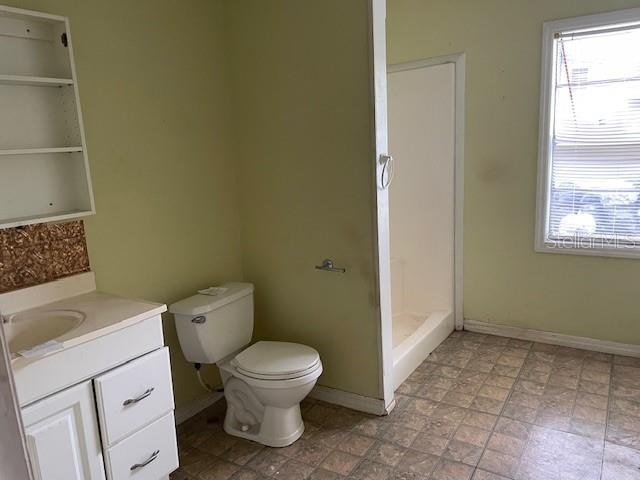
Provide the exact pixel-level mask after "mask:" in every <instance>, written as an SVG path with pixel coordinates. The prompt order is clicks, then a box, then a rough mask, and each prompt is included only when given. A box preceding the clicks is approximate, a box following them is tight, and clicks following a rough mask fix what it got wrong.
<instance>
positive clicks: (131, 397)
mask: <svg viewBox="0 0 640 480" xmlns="http://www.w3.org/2000/svg"><path fill="white" fill-rule="evenodd" d="M94 385H95V390H96V400H97V408H98V417H99V419H100V428H101V431H102V440H103V443H104V445H105V447H106V446H110V445H113V444H114V443H116V442H118V441H120V440H121V439H123V438H124V437H126V436H127V435H129V434H131V433H133V432H135V431H136V430H139V429H140V428H141V427H143V426H145V425H148V424H149V423H151V422H153V421H154V420H156V419H158V418H160V417H162V416H163V415H165V414H166V413H168V412H170V411H172V410H173V408H174V404H173V389H172V386H171V369H170V366H169V349H168V348H166V347H165V348H162V349H160V350H156V351H155V352H152V353H149V354H147V355H145V356H143V357H140V358H138V359H136V360H133V361H131V362H129V363H126V364H124V365H122V366H121V367H118V368H116V369H114V370H111V371H109V372H107V373H105V374H104V375H101V376H99V377H97V378H96V379H95V380H94Z"/></svg>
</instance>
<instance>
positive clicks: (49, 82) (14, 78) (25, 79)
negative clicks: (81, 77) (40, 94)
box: [0, 75, 73, 87]
mask: <svg viewBox="0 0 640 480" xmlns="http://www.w3.org/2000/svg"><path fill="white" fill-rule="evenodd" d="M0 85H27V86H32V87H65V86H68V85H73V79H71V78H53V77H32V76H29V75H0Z"/></svg>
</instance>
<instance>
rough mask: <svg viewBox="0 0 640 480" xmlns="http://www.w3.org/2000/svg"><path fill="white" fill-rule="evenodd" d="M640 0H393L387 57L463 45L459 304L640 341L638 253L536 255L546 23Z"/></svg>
mask: <svg viewBox="0 0 640 480" xmlns="http://www.w3.org/2000/svg"><path fill="white" fill-rule="evenodd" d="M637 6H640V1H638V0H606V1H603V0H581V1H574V0H536V1H528V0H482V1H477V0H457V1H451V0H429V1H423V0H389V1H388V18H387V27H388V32H387V35H388V56H389V63H400V62H406V61H411V60H416V59H420V58H427V57H434V56H439V55H446V54H451V53H457V52H465V53H466V54H467V57H466V58H467V83H466V88H467V95H466V102H467V116H466V138H465V142H466V143H465V153H466V158H465V190H464V195H465V203H464V208H465V212H464V216H465V220H464V270H465V272H464V314H465V317H466V318H470V319H474V320H483V321H488V322H492V323H498V324H507V325H514V326H519V327H528V328H534V329H539V330H547V331H552V332H560V333H565V334H571V335H580V336H586V337H593V338H598V339H606V340H614V341H620V342H625V343H640V323H639V322H638V319H639V318H640V295H639V294H638V292H639V291H638V278H639V277H640V262H639V261H637V260H621V259H607V258H595V257H585V256H570V255H556V254H542V253H535V252H534V250H533V241H534V225H535V189H536V162H537V135H538V105H539V103H538V102H539V100H538V99H539V83H540V44H541V33H542V23H543V22H544V21H546V20H553V19H558V18H564V17H573V16H579V15H586V14H591V13H597V12H602V11H609V10H616V9H622V8H628V7H637Z"/></svg>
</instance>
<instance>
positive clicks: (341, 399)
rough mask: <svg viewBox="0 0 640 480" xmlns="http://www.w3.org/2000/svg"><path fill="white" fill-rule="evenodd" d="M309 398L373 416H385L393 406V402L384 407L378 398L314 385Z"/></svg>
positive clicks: (382, 401)
mask: <svg viewBox="0 0 640 480" xmlns="http://www.w3.org/2000/svg"><path fill="white" fill-rule="evenodd" d="M309 396H310V397H311V398H315V399H316V400H322V401H323V402H327V403H333V404H334V405H340V406H341V407H346V408H350V409H352V410H358V411H359V412H365V413H372V414H374V415H386V414H387V413H389V412H390V411H391V410H393V407H394V406H395V400H393V401H392V402H391V404H390V405H388V406H386V405H385V404H384V400H381V399H379V398H372V397H364V396H362V395H358V394H357V393H351V392H345V391H343V390H336V389H335V388H329V387H323V386H322V385H316V386H315V387H314V388H313V390H311V393H310V394H309Z"/></svg>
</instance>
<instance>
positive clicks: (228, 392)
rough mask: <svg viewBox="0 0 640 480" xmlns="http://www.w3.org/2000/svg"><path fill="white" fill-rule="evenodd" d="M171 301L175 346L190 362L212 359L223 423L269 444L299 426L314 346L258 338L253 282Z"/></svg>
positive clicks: (293, 435)
mask: <svg viewBox="0 0 640 480" xmlns="http://www.w3.org/2000/svg"><path fill="white" fill-rule="evenodd" d="M207 292H211V293H208V294H206V295H205V294H199V295H194V296H191V297H189V298H186V299H184V300H181V301H179V302H176V303H174V304H172V305H171V306H170V307H169V311H170V312H172V313H173V314H174V316H175V321H176V329H177V331H178V339H179V340H180V346H181V348H182V351H183V353H184V355H185V357H186V358H187V360H188V361H190V362H192V363H194V364H200V363H215V364H216V365H217V366H218V368H219V369H220V375H221V377H222V383H223V387H224V396H225V398H226V400H227V412H226V415H225V421H224V429H225V431H226V432H227V433H229V434H230V435H235V436H237V437H241V438H246V439H249V440H253V441H256V442H259V443H262V444H264V445H267V446H270V447H284V446H287V445H290V444H291V443H293V442H295V441H296V440H297V439H298V438H300V436H301V435H302V433H303V432H304V422H303V421H302V416H301V414H300V402H301V401H302V400H303V399H304V398H305V397H306V396H307V395H308V394H309V392H310V391H311V389H312V388H313V387H314V385H315V383H316V380H317V379H318V377H319V376H320V375H321V374H322V362H321V361H320V355H319V354H318V352H317V351H316V350H314V349H313V348H311V347H308V346H306V345H301V344H299V343H290V342H273V341H260V342H257V343H255V344H253V345H251V346H249V347H246V346H247V345H248V344H249V342H250V341H251V335H252V333H253V285H251V284H248V283H227V284H224V285H221V286H220V287H217V288H212V289H208V290H207Z"/></svg>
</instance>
